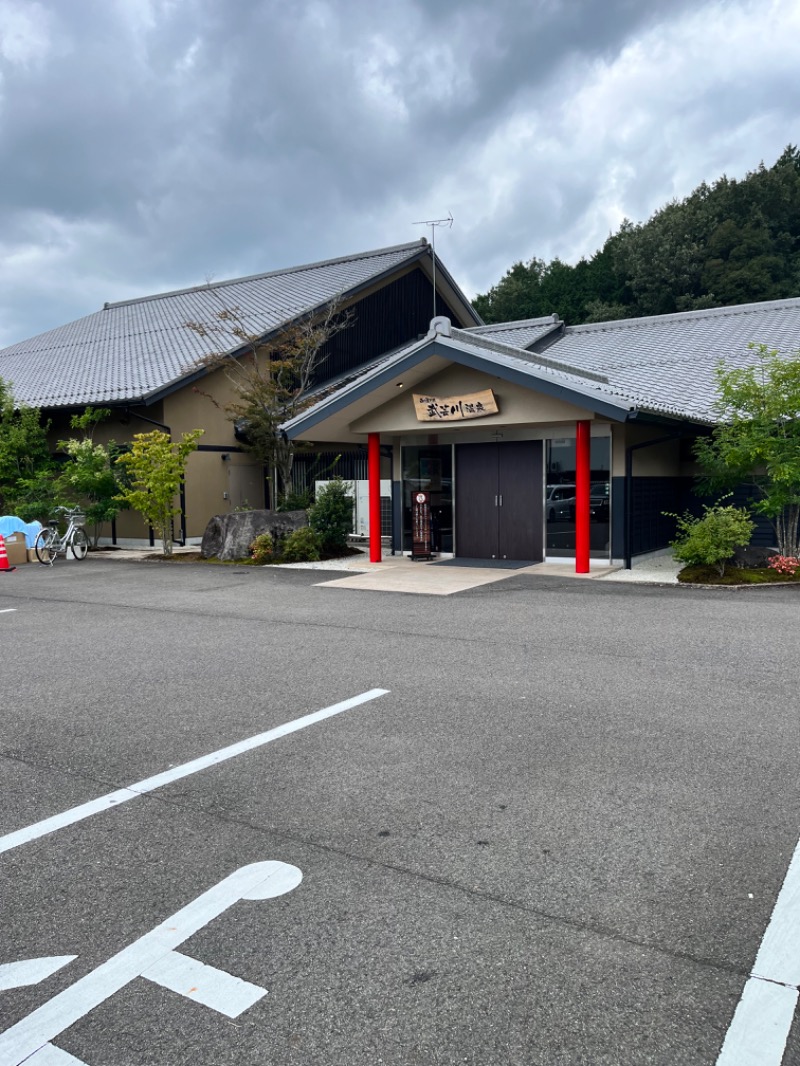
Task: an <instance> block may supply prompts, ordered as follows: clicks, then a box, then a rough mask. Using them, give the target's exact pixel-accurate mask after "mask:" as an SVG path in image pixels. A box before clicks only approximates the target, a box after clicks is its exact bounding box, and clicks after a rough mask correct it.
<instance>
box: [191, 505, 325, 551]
mask: <svg viewBox="0 0 800 1066" xmlns="http://www.w3.org/2000/svg"><path fill="white" fill-rule="evenodd" d="M307 525H308V515H307V514H306V512H305V511H234V512H233V513H231V514H218V515H214V517H213V518H212V519H211V521H210V522H209V523H208V525H207V526H206V531H205V533H204V534H203V541H202V544H201V545H200V552H201V554H202V556H203V558H204V559H210V558H212V557H215V558H217V559H221V560H222V561H223V562H232V561H233V560H234V559H248V558H249V557H250V545H251V544H252V543H253V541H254V540H255V539H256V537H257V536H258V535H259V534H260V533H269V534H270V536H271V537H272V539H273V541H274V543H275V544H278V542H279V541H280V540H281V539H282V538H283V537H285V536H286V535H287V533H292V532H293V531H294V530H295V529H302V527H303V526H307Z"/></svg>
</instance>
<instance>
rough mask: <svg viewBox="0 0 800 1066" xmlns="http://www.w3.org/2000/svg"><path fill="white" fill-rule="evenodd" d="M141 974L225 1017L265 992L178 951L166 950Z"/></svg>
mask: <svg viewBox="0 0 800 1066" xmlns="http://www.w3.org/2000/svg"><path fill="white" fill-rule="evenodd" d="M141 976H142V977H145V978H146V979H147V980H148V981H152V982H153V983H154V984H157V985H161V987H162V988H166V989H168V990H169V991H170V992H177V993H178V995H179V996H185V997H186V999H191V1000H194V1001H195V1002H197V1003H202V1004H203V1006H204V1007H211V1009H212V1010H215V1011H217V1012H218V1013H219V1014H224V1015H225V1016H226V1018H238V1017H239V1015H240V1014H242V1013H243V1012H244V1011H246V1010H247V1009H248V1007H252V1006H253V1004H254V1003H258V1001H259V1000H260V999H263V998H264V996H266V995H267V990H266V988H259V986H258V985H251V984H250V983H249V981H243V980H242V979H241V977H233V976H232V975H231V974H229V973H225V971H224V970H218V969H216V967H214V966H207V965H206V964H205V963H204V962H198V961H197V959H192V958H190V957H189V956H188V955H181V953H180V952H179V951H170V952H168V953H167V954H166V955H165V956H164V957H163V958H162V959H159V960H158V962H154V963H153V965H152V966H148V968H147V969H146V970H143V971H142V974H141Z"/></svg>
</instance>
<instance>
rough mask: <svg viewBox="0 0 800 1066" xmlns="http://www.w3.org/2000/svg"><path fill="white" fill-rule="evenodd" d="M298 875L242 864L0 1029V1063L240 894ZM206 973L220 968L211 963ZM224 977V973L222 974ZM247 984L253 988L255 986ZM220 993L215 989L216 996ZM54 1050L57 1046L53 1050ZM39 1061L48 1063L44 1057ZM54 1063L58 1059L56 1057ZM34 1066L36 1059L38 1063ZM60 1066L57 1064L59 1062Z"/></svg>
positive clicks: (35, 1043) (276, 865)
mask: <svg viewBox="0 0 800 1066" xmlns="http://www.w3.org/2000/svg"><path fill="white" fill-rule="evenodd" d="M302 879H303V875H302V873H301V872H300V870H298V869H297V867H296V866H290V865H289V864H288V863H285V862H275V861H270V862H256V863H252V864H251V865H250V866H242V867H241V868H240V869H238V870H235V871H234V872H233V873H232V874H230V875H229V876H228V877H226V878H225V879H224V880H223V881H220V882H219V884H217V885H214V886H213V887H212V888H210V889H208V891H207V892H204V893H203V894H202V895H201V896H198V897H197V899H195V900H192V902H191V903H189V904H187V906H185V907H183V908H182V909H181V910H179V911H178V912H177V914H173V915H172V916H171V917H169V918H167V919H166V921H163V922H162V923H161V924H160V925H157V926H156V928H155V929H153V930H151V931H150V932H149V933H145V935H144V936H143V937H140V938H139V939H138V940H135V941H134V942H133V943H132V944H129V945H128V947H126V948H123V949H122V951H120V952H119V953H118V954H117V955H114V956H113V957H112V958H110V959H109V960H108V961H107V962H104V963H103V964H102V965H100V966H98V967H97V969H95V970H92V972H91V973H88V974H86V976H85V977H82V978H81V979H80V980H79V981H76V982H75V984H73V985H70V987H69V988H65V989H64V991H63V992H59V994H58V995H57V996H53V998H52V999H50V1000H48V1001H47V1002H46V1003H43V1004H42V1006H41V1007H39V1008H37V1010H35V1011H33V1013H32V1014H29V1015H28V1016H27V1017H26V1018H23V1019H22V1020H21V1021H19V1022H17V1024H16V1025H12V1026H11V1028H10V1029H6V1031H5V1032H4V1033H0V1066H20V1063H23V1062H25V1061H26V1060H27V1059H29V1058H30V1056H31V1055H34V1054H35V1053H36V1052H39V1053H40V1054H41V1052H42V1049H44V1048H45V1047H46V1046H47V1045H48V1044H50V1042H51V1041H52V1040H54V1039H55V1038H56V1037H57V1036H59V1035H60V1034H61V1033H63V1032H64V1030H65V1029H69V1027H70V1026H71V1025H74V1024H75V1022H77V1021H79V1020H80V1019H81V1018H83V1017H84V1015H86V1014H88V1013H89V1011H91V1010H94V1008H95V1007H97V1006H99V1004H101V1003H104V1002H105V1000H107V999H108V998H109V997H110V996H113V995H114V993H115V992H119V991H120V989H122V988H124V987H125V986H126V985H128V984H130V982H131V981H133V980H134V978H136V977H140V976H142V975H143V974H144V973H145V971H147V970H149V969H150V968H151V967H153V966H157V964H158V963H159V961H160V960H162V959H164V958H165V957H168V956H170V955H172V954H173V953H174V951H175V948H177V947H178V946H179V945H180V944H182V943H183V942H184V940H187V939H188V938H189V937H190V936H193V935H194V934H195V933H196V932H197V931H198V929H202V928H203V926H205V925H208V923H209V922H210V921H213V919H214V918H217V917H219V915H220V914H222V913H223V912H224V911H226V910H228V908H229V907H232V906H233V904H234V903H238V901H239V900H241V899H272V898H274V897H275V896H282V895H284V893H286V892H291V891H292V889H294V888H297V886H298V885H299V884H300V882H301V881H302ZM207 969H208V971H209V973H210V974H211V975H213V974H214V973H221V972H222V971H216V970H214V969H213V968H212V967H208V968H207ZM225 976H226V977H229V976H230V975H229V974H226V975H225ZM206 983H207V990H206V993H207V994H208V995H210V996H211V997H212V998H213V976H212V977H209V976H208V975H207V977H206ZM249 987H251V988H255V985H250V986H249ZM223 998H224V994H223V993H221V994H220V999H223ZM55 1050H58V1049H55ZM39 1061H40V1062H44V1063H47V1064H48V1066H49V1063H48V1060H47V1058H46V1057H45V1058H44V1059H42V1060H39ZM55 1062H56V1063H58V1060H55ZM37 1066H38V1063H37ZM58 1066H60V1063H58Z"/></svg>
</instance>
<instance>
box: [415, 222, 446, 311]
mask: <svg viewBox="0 0 800 1066" xmlns="http://www.w3.org/2000/svg"><path fill="white" fill-rule="evenodd" d="M411 224H412V226H430V227H431V251H432V253H433V255H432V258H431V262H432V263H433V317H434V318H436V227H437V226H447V228H448V229H451V228H452V226H453V216H452V214H451V213H450V212H449V211H448V212H447V218H426V219H425V220H424V221H422V222H412V223H411Z"/></svg>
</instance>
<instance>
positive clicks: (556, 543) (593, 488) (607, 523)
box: [544, 437, 611, 559]
mask: <svg viewBox="0 0 800 1066" xmlns="http://www.w3.org/2000/svg"><path fill="white" fill-rule="evenodd" d="M546 464H547V465H546V470H547V475H546V478H545V482H546V485H545V498H544V520H545V531H546V549H545V550H546V554H547V555H550V556H553V557H555V558H558V557H559V556H561V557H569V558H571V557H573V556H574V555H575V439H574V438H573V437H560V438H554V439H553V440H548V441H547V442H546ZM610 474H611V438H610V437H592V449H591V475H590V476H591V484H590V487H589V497H590V498H589V506H590V522H591V524H590V527H589V531H590V541H589V543H590V551H591V554H592V556H593V557H594V558H596V559H607V558H608V557H609V551H610V530H611V479H610Z"/></svg>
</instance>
